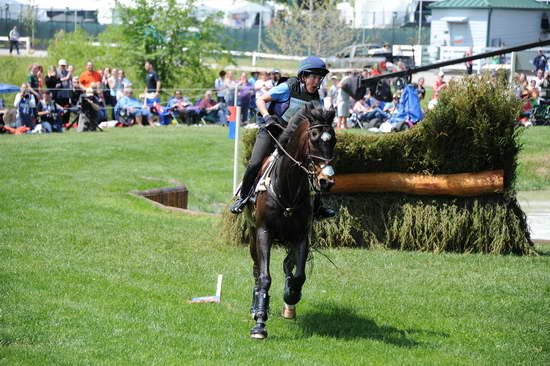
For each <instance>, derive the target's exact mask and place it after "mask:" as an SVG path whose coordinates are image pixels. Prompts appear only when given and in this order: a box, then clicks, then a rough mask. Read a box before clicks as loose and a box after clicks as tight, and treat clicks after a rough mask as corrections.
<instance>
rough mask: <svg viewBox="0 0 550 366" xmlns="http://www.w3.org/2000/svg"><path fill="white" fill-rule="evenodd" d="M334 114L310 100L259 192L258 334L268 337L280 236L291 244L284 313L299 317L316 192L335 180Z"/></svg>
mask: <svg viewBox="0 0 550 366" xmlns="http://www.w3.org/2000/svg"><path fill="white" fill-rule="evenodd" d="M333 119H334V110H324V109H322V108H315V107H314V106H313V105H312V104H307V105H306V106H305V107H304V109H302V111H301V112H299V113H298V114H297V115H295V116H294V117H293V118H292V119H291V120H290V122H289V124H288V127H287V128H286V129H285V130H284V131H283V133H282V134H281V137H280V138H279V153H278V155H279V157H278V158H277V160H276V162H275V163H274V164H275V165H274V167H273V170H272V173H271V177H270V179H269V180H268V182H267V183H266V191H264V192H261V193H259V195H258V196H257V198H256V207H255V210H254V214H255V233H254V234H253V238H252V240H251V245H250V254H251V255H252V259H253V261H254V267H253V272H254V279H255V286H254V293H253V300H252V307H251V312H252V315H253V317H254V320H255V321H256V325H255V326H254V327H253V328H252V330H251V331H250V336H251V337H252V338H257V339H263V338H266V337H267V330H266V328H265V323H266V321H267V318H268V312H269V288H270V286H271V275H270V273H269V262H270V252H271V246H272V245H273V243H274V242H278V243H281V244H283V245H285V246H286V248H287V252H288V254H287V256H286V258H285V260H284V263H283V268H284V272H285V290H284V302H285V305H284V309H283V317H285V318H289V319H292V318H294V317H295V314H296V313H295V305H296V304H297V303H298V301H300V298H301V296H302V286H303V285H304V282H305V280H306V274H305V267H306V261H307V258H308V254H309V241H310V236H311V224H312V219H313V211H314V206H315V204H314V201H315V196H316V194H318V193H319V192H320V191H328V190H329V189H330V187H332V185H333V184H334V170H333V168H332V166H331V165H330V162H331V161H332V159H333V158H334V156H333V154H334V145H335V144H336V135H335V133H334V129H333V128H332V121H333ZM317 199H319V197H318V196H317Z"/></svg>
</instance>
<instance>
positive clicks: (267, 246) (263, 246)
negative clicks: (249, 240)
mask: <svg viewBox="0 0 550 366" xmlns="http://www.w3.org/2000/svg"><path fill="white" fill-rule="evenodd" d="M270 254H271V235H270V234H269V232H268V231H267V230H266V229H265V228H264V227H260V228H258V229H257V231H256V258H257V260H258V262H257V264H258V269H259V276H258V281H257V289H258V291H257V292H255V293H254V296H255V299H254V305H255V312H254V320H255V321H256V325H255V326H254V328H252V330H251V331H250V337H252V338H256V339H264V338H267V330H266V329H265V322H266V321H267V318H268V312H269V288H270V287H271V275H270V273H269V260H270Z"/></svg>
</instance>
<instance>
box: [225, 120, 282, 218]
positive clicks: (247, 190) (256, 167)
mask: <svg viewBox="0 0 550 366" xmlns="http://www.w3.org/2000/svg"><path fill="white" fill-rule="evenodd" d="M273 150H275V142H273V139H272V138H271V136H269V135H268V134H267V132H266V130H265V128H260V130H259V131H258V134H257V135H256V142H255V143H254V148H253V149H252V155H251V156H250V161H249V163H248V166H247V167H246V172H245V173H244V178H243V183H242V185H241V194H240V197H238V198H237V199H236V200H235V202H233V204H232V205H231V206H230V207H229V210H230V211H231V213H234V214H236V215H238V214H240V213H241V212H243V209H244V207H245V205H246V203H247V202H248V200H249V199H250V196H251V195H252V194H253V193H254V192H252V190H253V189H254V181H255V180H256V176H257V175H258V172H259V171H260V169H261V168H262V162H263V160H264V158H266V157H267V156H269V154H271V153H272V152H273Z"/></svg>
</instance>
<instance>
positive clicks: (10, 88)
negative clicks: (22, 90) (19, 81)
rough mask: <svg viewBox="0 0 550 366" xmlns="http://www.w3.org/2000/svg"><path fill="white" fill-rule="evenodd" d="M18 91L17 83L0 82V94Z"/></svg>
mask: <svg viewBox="0 0 550 366" xmlns="http://www.w3.org/2000/svg"><path fill="white" fill-rule="evenodd" d="M18 91H19V87H18V86H17V85H11V84H1V83H0V94H8V93H17V92H18Z"/></svg>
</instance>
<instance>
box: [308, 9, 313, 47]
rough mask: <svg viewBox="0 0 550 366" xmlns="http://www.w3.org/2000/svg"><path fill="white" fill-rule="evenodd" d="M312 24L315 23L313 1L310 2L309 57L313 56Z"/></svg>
mask: <svg viewBox="0 0 550 366" xmlns="http://www.w3.org/2000/svg"><path fill="white" fill-rule="evenodd" d="M311 23H313V0H309V39H308V45H307V55H308V56H311V41H312V40H311V34H312V30H311Z"/></svg>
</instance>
